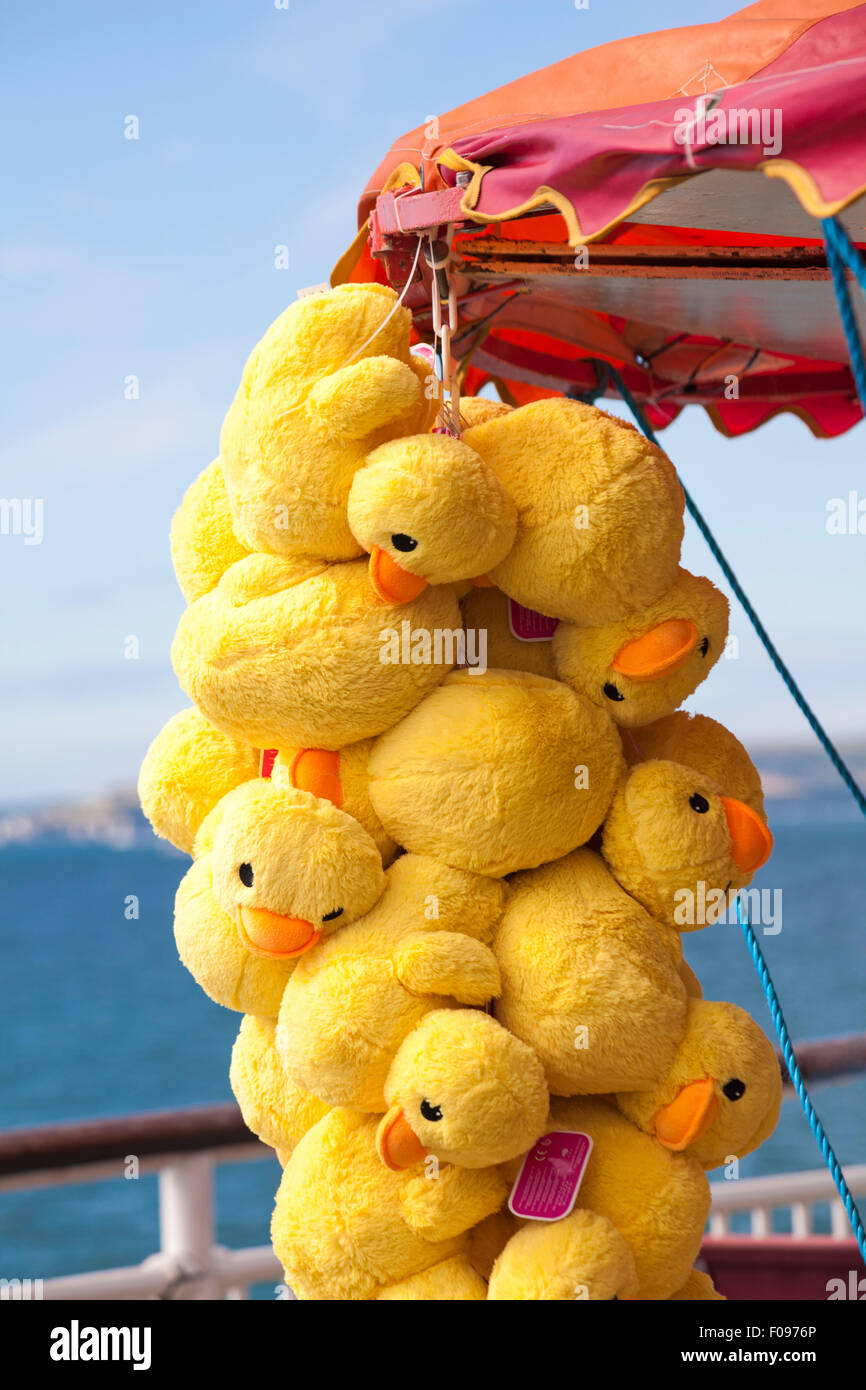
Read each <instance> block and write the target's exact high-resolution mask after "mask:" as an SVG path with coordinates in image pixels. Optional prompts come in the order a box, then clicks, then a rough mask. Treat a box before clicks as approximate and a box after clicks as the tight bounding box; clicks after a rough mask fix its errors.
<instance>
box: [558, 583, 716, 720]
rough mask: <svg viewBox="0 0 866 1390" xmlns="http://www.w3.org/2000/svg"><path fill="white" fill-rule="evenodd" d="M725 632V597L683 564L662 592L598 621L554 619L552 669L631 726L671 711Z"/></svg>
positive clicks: (706, 666) (703, 671)
mask: <svg viewBox="0 0 866 1390" xmlns="http://www.w3.org/2000/svg"><path fill="white" fill-rule="evenodd" d="M727 634H728V601H727V599H726V598H725V596H724V594H722V593H720V592H719V590H718V589H717V588H716V586H715V585H714V584H713V583H711V581H710V580H709V579H704V578H703V577H701V576H699V575H694V574H689V572H688V570H684V569H681V570H680V571H679V574H678V575H677V579H676V582H675V583H674V584H673V586H672V587H671V588H670V589H669V590H668V591H667V593H665V594H663V595H662V597H661V598H659V599H656V600H655V601H654V602H653V603H650V604H647V605H646V606H644V607H643V608H640V609H638V610H636V611H635V612H632V613H629V614H628V615H627V616H626V617H625V618H621V619H619V620H618V621H616V622H612V623H604V624H602V625H601V626H598V627H595V626H593V627H578V626H576V625H575V624H573V623H560V624H559V626H558V627H557V629H556V632H555V633H554V634H553V641H552V653H553V662H554V667H555V669H556V674H557V676H558V677H559V679H560V680H563V681H565V682H566V683H567V684H568V685H570V686H571V687H572V689H574V690H577V691H579V692H580V694H581V695H585V696H586V697H587V699H589V700H592V701H593V702H594V703H595V704H600V705H603V706H604V707H605V708H606V709H607V710H608V711H609V712H610V715H611V718H612V719H613V720H614V721H615V722H616V723H617V724H620V725H623V726H625V727H628V728H633V727H635V726H637V725H642V724H649V723H650V722H651V721H652V720H655V719H661V718H662V717H663V716H664V715H668V714H670V713H672V711H673V710H675V709H676V708H677V707H678V706H679V705H681V704H682V702H683V700H685V699H686V698H687V697H688V696H689V695H691V694H692V693H693V691H694V690H695V689H696V688H697V687H698V685H700V683H701V681H703V680H705V679H706V677H707V675H708V674H709V672H710V671H711V670H712V668H713V666H714V665H715V663H716V662H717V661H718V659H719V657H720V656H721V654H722V651H723V649H724V645H725V639H726V637H727Z"/></svg>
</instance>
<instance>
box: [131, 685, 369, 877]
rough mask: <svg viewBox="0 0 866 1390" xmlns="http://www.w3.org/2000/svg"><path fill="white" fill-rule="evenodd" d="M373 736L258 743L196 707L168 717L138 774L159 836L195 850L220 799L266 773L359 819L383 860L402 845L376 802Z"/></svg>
mask: <svg viewBox="0 0 866 1390" xmlns="http://www.w3.org/2000/svg"><path fill="white" fill-rule="evenodd" d="M373 742H374V741H373V739H362V740H360V741H359V742H358V743H352V744H349V745H348V746H347V747H346V748H341V749H339V750H338V751H336V752H330V751H328V750H326V749H322V748H293V749H285V750H283V751H282V752H279V751H278V750H277V749H275V748H273V749H259V748H253V747H252V745H251V744H249V743H247V742H245V741H244V740H243V739H236V738H233V737H232V736H231V735H230V734H227V733H225V732H224V731H223V730H222V729H218V728H217V727H216V725H214V724H211V722H210V720H209V719H206V718H205V716H204V715H203V714H202V713H201V712H200V711H199V710H197V709H195V708H194V707H193V708H191V709H185V710H181V711H180V712H179V713H178V714H175V715H173V716H172V717H171V719H169V720H168V722H167V723H166V724H165V725H164V726H163V728H162V729H161V730H160V732H159V733H158V734H157V736H156V738H155V739H154V740H153V742H152V743H151V745H150V747H149V748H148V750H147V754H146V755H145V759H144V762H143V763H142V767H141V772H140V773H139V778H138V795H139V800H140V801H141V807H142V810H143V811H144V814H145V815H146V816H147V818H148V820H149V821H150V823H151V825H152V827H153V830H154V832H155V834H157V835H159V836H161V837H162V838H163V839H166V840H169V841H170V842H171V844H173V845H175V846H176V847H177V848H178V849H181V850H184V851H185V852H186V853H188V854H191V853H192V850H193V845H194V843H195V838H196V835H197V834H198V831H199V827H200V826H201V824H202V822H203V821H204V819H205V817H206V816H207V815H209V814H210V812H211V811H212V810H213V809H214V807H215V806H216V805H217V804H218V803H219V802H220V801H221V800H222V798H223V797H224V796H225V795H226V794H227V793H228V792H230V791H232V790H233V788H234V787H238V786H240V784H241V783H242V782H248V781H250V780H251V779H252V778H253V777H256V776H258V775H260V774H261V775H262V776H264V777H270V778H271V779H272V780H273V782H274V785H275V786H283V787H294V788H296V789H297V790H299V791H307V792H311V793H312V794H313V795H314V796H318V797H321V798H322V800H323V801H330V802H332V803H333V805H335V806H337V807H338V808H339V809H340V810H343V811H345V812H346V814H347V815H349V816H353V817H354V818H355V820H357V821H360V822H361V824H362V825H363V827H364V829H365V830H366V831H367V832H368V833H369V834H370V835H371V836H372V838H373V839H374V840H375V842H376V847H377V849H378V850H379V853H380V854H381V856H382V862H383V864H385V865H388V864H390V863H391V861H392V859H393V858H394V855H395V854H396V852H397V846H396V845H395V843H394V841H393V840H392V839H391V837H390V835H388V833H387V832H386V831H385V829H384V827H383V825H382V823H381V821H380V820H379V818H378V816H377V815H376V813H375V811H374V810H373V807H372V805H371V804H370V797H369V790H368V789H369V780H370V779H369V770H368V765H369V760H370V753H371V752H372V749H373Z"/></svg>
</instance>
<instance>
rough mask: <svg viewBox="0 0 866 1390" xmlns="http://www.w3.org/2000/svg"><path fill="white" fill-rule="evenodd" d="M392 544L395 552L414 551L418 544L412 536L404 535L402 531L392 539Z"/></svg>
mask: <svg viewBox="0 0 866 1390" xmlns="http://www.w3.org/2000/svg"><path fill="white" fill-rule="evenodd" d="M391 544H392V545H393V547H394V549H395V550H414V549H415V548H416V546H417V545H418V542H417V541H416V540H413V538H412V537H411V536H406V535H404V534H403V532H402V531H398V532H397V533H396V535H393V536H392V537H391Z"/></svg>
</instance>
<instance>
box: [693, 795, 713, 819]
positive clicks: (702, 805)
mask: <svg viewBox="0 0 866 1390" xmlns="http://www.w3.org/2000/svg"><path fill="white" fill-rule="evenodd" d="M689 805H690V806H691V808H692V810H693V811H697V813H698V815H699V816H705V815H706V814H707V811H709V809H710V803H709V802H708V801H707V798H706V797H705V796H701V794H700V792H692V794H691V796H690V797H689Z"/></svg>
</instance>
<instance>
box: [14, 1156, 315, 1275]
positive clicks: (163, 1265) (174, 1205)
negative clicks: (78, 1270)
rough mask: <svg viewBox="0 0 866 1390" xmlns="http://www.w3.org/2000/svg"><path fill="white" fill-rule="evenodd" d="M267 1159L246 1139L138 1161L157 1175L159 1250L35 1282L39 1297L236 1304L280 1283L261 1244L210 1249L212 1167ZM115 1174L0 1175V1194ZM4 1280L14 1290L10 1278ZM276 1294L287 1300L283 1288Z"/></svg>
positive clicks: (101, 1165)
mask: <svg viewBox="0 0 866 1390" xmlns="http://www.w3.org/2000/svg"><path fill="white" fill-rule="evenodd" d="M273 1156H274V1155H273V1149H269V1148H267V1147H266V1146H265V1145H264V1144H260V1143H259V1141H258V1140H257V1139H252V1138H251V1139H250V1140H249V1142H248V1143H241V1144H237V1145H232V1146H229V1147H225V1148H219V1149H201V1150H193V1151H192V1152H190V1153H182V1154H177V1153H171V1154H164V1155H162V1154H151V1155H149V1156H148V1157H146V1158H144V1157H143V1158H142V1159H141V1160H140V1163H139V1171H140V1172H141V1173H153V1172H156V1173H158V1175H159V1236H160V1248H159V1250H158V1251H157V1252H156V1254H154V1255H150V1256H148V1258H147V1259H146V1260H143V1261H142V1263H141V1264H138V1265H129V1266H126V1267H125V1268H119V1269H101V1270H94V1271H89V1272H87V1273H85V1274H68V1275H63V1276H61V1277H60V1278H57V1279H45V1280H43V1281H41V1285H40V1295H41V1297H42V1298H44V1299H74V1300H79V1299H147V1298H167V1299H222V1298H228V1299H243V1298H247V1297H248V1296H249V1287H250V1285H251V1284H259V1283H266V1282H267V1283H272V1284H274V1285H278V1284H280V1283H281V1281H282V1278H283V1272H282V1268H281V1266H280V1262H279V1260H278V1259H277V1258H276V1256H275V1255H274V1253H273V1251H272V1250H271V1247H270V1246H269V1245H257V1246H248V1247H246V1248H245V1249H241V1250H229V1249H227V1248H226V1247H225V1246H221V1245H217V1244H216V1242H215V1225H214V1213H215V1203H214V1181H213V1180H214V1170H215V1168H216V1167H217V1165H218V1164H222V1163H248V1162H250V1161H251V1160H255V1159H263V1158H270V1159H273ZM117 1176H118V1165H117V1162H116V1161H115V1162H111V1163H108V1162H98V1163H82V1164H77V1165H75V1166H73V1167H69V1168H56V1169H46V1170H43V1171H41V1172H33V1173H20V1174H16V1175H15V1176H14V1177H0V1192H9V1191H15V1190H19V1191H20V1190H21V1189H24V1188H34V1187H54V1186H68V1185H70V1184H73V1183H84V1182H96V1181H99V1180H100V1179H105V1178H109V1177H110V1178H117ZM10 1283H12V1284H13V1285H14V1281H10ZM4 1293H5V1295H6V1297H13V1298H14V1297H15V1296H16V1291H15V1289H14V1287H13V1289H12V1290H11V1292H10V1291H9V1290H4ZM19 1296H20V1295H19ZM284 1296H286V1297H290V1296H291V1295H290V1294H289V1293H288V1291H286V1293H285V1295H284ZM0 1297H2V1295H0Z"/></svg>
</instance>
